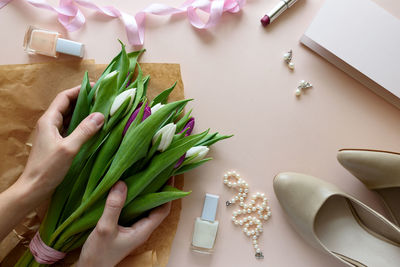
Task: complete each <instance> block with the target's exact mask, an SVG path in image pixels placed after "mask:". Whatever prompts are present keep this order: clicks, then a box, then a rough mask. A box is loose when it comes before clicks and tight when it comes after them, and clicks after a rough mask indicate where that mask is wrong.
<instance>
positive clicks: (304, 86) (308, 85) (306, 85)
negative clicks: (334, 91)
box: [295, 80, 313, 96]
mask: <svg viewBox="0 0 400 267" xmlns="http://www.w3.org/2000/svg"><path fill="white" fill-rule="evenodd" d="M312 86H313V85H312V84H311V83H309V82H306V81H304V80H301V81H300V83H299V86H297V89H296V92H295V94H296V96H300V95H301V93H302V91H303V90H304V89H308V88H311V87H312Z"/></svg>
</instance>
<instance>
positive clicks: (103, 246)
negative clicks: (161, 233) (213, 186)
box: [78, 181, 171, 267]
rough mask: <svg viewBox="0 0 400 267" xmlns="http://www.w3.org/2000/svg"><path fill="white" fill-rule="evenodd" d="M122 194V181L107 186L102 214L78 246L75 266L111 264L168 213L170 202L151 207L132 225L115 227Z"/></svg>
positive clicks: (145, 238)
mask: <svg viewBox="0 0 400 267" xmlns="http://www.w3.org/2000/svg"><path fill="white" fill-rule="evenodd" d="M126 193H127V187H126V185H125V183H124V182H122V181H119V182H117V183H116V184H115V185H114V187H113V188H112V189H111V191H110V193H109V195H108V198H107V201H106V205H105V208H104V211H103V215H102V216H101V218H100V220H99V222H98V223H97V225H96V228H95V229H94V230H93V232H92V233H91V234H90V235H89V237H88V239H87V240H86V242H85V244H84V246H83V248H82V252H81V256H80V258H79V261H78V267H81V266H85V267H91V266H96V267H103V266H104V267H111V266H115V265H116V264H118V263H119V262H120V261H121V260H122V259H124V258H125V257H126V256H128V255H129V254H130V253H131V252H132V251H133V250H134V249H136V248H137V247H139V246H140V245H142V244H143V243H144V242H145V241H146V240H147V239H148V238H149V236H150V234H151V233H152V232H153V231H154V230H155V229H156V228H157V227H158V226H159V225H160V223H161V222H162V221H163V220H164V219H165V217H166V216H167V215H168V214H169V211H170V209H171V203H170V202H169V203H167V204H164V205H162V206H160V207H158V208H156V209H154V210H153V211H152V212H151V213H150V215H149V216H148V217H147V218H144V219H141V220H140V221H138V222H136V223H135V224H134V225H132V227H122V226H119V225H118V218H119V215H120V213H121V210H122V208H123V206H124V203H125V199H126Z"/></svg>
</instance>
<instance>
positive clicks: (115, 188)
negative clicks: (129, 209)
mask: <svg viewBox="0 0 400 267" xmlns="http://www.w3.org/2000/svg"><path fill="white" fill-rule="evenodd" d="M112 191H115V192H118V193H121V194H122V193H124V192H125V185H124V183H122V182H118V183H117V184H116V185H114V186H113V188H112Z"/></svg>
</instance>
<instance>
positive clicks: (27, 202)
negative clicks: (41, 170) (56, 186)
mask: <svg viewBox="0 0 400 267" xmlns="http://www.w3.org/2000/svg"><path fill="white" fill-rule="evenodd" d="M39 181H40V179H38V178H37V177H34V176H32V175H29V174H26V173H25V172H24V173H22V175H21V176H20V178H19V179H18V180H17V181H16V182H15V183H14V184H13V185H12V187H11V188H12V190H13V191H14V192H15V194H16V195H17V196H18V199H19V202H20V204H21V205H23V206H30V207H31V208H32V209H33V208H36V207H38V206H39V205H40V204H41V203H42V202H43V201H44V200H46V199H47V198H48V197H49V196H51V193H52V191H53V190H52V189H51V188H48V187H47V186H44V185H42V184H40V182H39Z"/></svg>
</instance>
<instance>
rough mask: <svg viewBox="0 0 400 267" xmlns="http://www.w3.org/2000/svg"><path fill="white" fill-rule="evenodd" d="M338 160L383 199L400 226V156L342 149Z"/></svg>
mask: <svg viewBox="0 0 400 267" xmlns="http://www.w3.org/2000/svg"><path fill="white" fill-rule="evenodd" d="M337 158H338V160H339V162H340V163H341V164H342V165H343V167H345V168H346V169H347V170H348V171H349V172H351V173H352V174H353V175H354V176H355V177H357V178H358V179H359V180H360V181H361V182H363V183H364V184H365V185H366V186H367V187H368V188H369V189H371V190H374V191H376V192H377V193H378V194H379V195H380V196H381V197H382V199H383V202H384V204H385V208H386V209H387V211H388V213H389V215H390V217H391V219H392V220H393V222H394V223H395V224H397V225H400V154H399V153H394V152H388V151H379V150H366V149H342V150H340V151H339V153H338V155H337ZM399 266H400V263H399Z"/></svg>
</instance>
